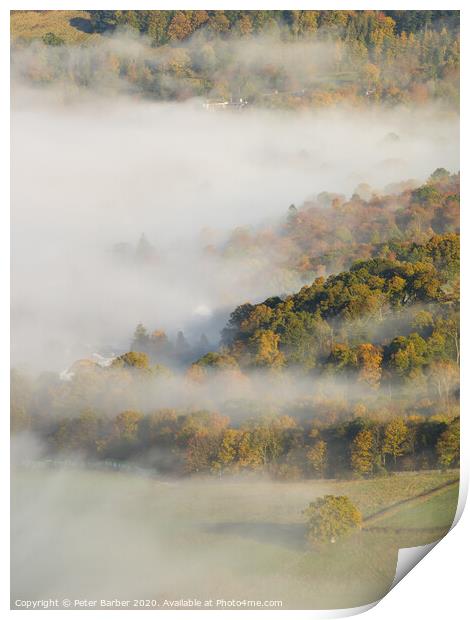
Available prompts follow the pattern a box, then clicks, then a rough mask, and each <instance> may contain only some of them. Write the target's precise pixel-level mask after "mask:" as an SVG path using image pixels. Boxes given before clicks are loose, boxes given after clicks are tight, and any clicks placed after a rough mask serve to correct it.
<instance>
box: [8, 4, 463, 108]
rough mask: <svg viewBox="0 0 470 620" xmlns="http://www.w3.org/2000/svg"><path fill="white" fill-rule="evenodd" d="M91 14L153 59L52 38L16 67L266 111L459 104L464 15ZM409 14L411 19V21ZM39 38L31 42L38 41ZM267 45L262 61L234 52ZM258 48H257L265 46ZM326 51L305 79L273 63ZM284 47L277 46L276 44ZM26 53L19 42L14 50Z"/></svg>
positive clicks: (50, 77)
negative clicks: (277, 53)
mask: <svg viewBox="0 0 470 620" xmlns="http://www.w3.org/2000/svg"><path fill="white" fill-rule="evenodd" d="M404 13H405V14H406V15H403V12H400V11H132V10H130V11H89V15H90V24H89V28H90V30H91V31H92V32H95V33H101V34H102V35H103V36H102V37H101V38H102V39H103V41H104V42H106V40H107V38H106V37H107V35H108V34H109V33H112V32H113V31H116V30H117V31H123V30H125V31H127V32H129V33H131V36H136V35H137V36H141V35H144V37H145V41H144V40H143V41H142V45H143V46H147V48H148V49H147V52H144V51H143V50H141V51H140V52H139V51H134V52H132V53H131V54H130V55H129V54H128V53H127V52H124V51H123V50H121V51H119V50H118V49H116V47H115V46H114V47H113V46H111V47H109V48H105V47H103V46H102V49H101V50H100V49H98V46H96V45H91V46H89V47H88V48H86V47H82V48H81V56H77V54H75V53H74V52H73V50H69V49H68V48H69V46H68V45H67V44H66V41H64V40H62V39H61V38H60V37H59V36H57V34H55V33H53V32H50V33H47V34H46V35H45V36H44V37H43V42H44V43H45V48H46V49H44V50H36V53H35V55H34V62H33V63H32V64H31V65H28V66H27V67H21V68H19V70H20V71H22V72H23V75H24V77H26V78H27V79H32V80H34V81H36V82H41V83H48V82H51V81H64V80H66V81H68V82H70V81H71V82H72V83H73V84H75V85H77V86H80V87H87V86H90V85H95V86H96V84H97V83H102V84H104V83H108V84H109V83H110V80H111V79H114V85H115V86H117V85H118V84H120V85H121V86H122V85H123V84H127V87H128V89H130V90H131V91H132V92H139V93H141V94H144V95H145V96H148V97H152V98H156V99H165V100H167V99H177V100H184V99H188V98H190V97H201V96H205V97H210V98H223V99H229V98H232V97H233V98H237V99H238V98H243V99H246V100H247V101H249V102H250V103H253V104H257V105H263V106H266V107H281V108H286V107H287V108H297V107H310V106H316V107H318V106H328V105H335V104H338V103H341V102H345V101H346V102H351V103H355V104H357V103H358V102H365V101H368V102H371V101H376V102H385V103H388V104H391V105H394V104H401V103H407V102H413V103H418V104H419V103H423V102H426V101H428V100H432V99H435V98H438V99H445V100H447V101H449V102H452V103H453V104H454V105H457V104H458V99H459V86H458V79H459V62H460V50H459V12H458V11H405V12H404ZM408 14H410V15H408ZM32 34H33V35H34V33H32ZM256 37H261V39H264V38H267V39H269V41H266V42H265V44H264V45H265V47H264V51H263V49H262V48H261V49H260V50H258V52H256V54H255V56H256V60H255V59H253V61H251V62H250V61H245V60H243V59H242V58H239V57H238V55H237V53H236V50H234V48H233V44H234V43H235V44H237V43H238V42H242V43H243V45H245V44H246V43H248V42H249V41H250V40H252V39H253V40H254V39H255V38H256ZM261 39H260V40H261ZM298 41H302V42H312V43H320V44H323V43H326V44H328V45H329V46H330V47H329V51H328V52H325V53H318V54H316V53H314V52H313V51H312V53H311V56H310V55H308V54H304V61H303V62H302V66H301V71H300V66H299V65H298V63H297V70H293V69H292V67H288V66H285V65H284V64H283V62H282V61H281V62H280V61H279V58H277V60H276V58H272V55H271V53H270V49H271V48H272V47H273V46H274V47H275V46H276V44H283V45H289V44H291V43H295V42H298ZM276 42H277V43H276ZM25 45H28V42H27V41H26V40H21V39H18V40H16V41H15V42H14V46H15V47H19V48H21V47H22V46H25Z"/></svg>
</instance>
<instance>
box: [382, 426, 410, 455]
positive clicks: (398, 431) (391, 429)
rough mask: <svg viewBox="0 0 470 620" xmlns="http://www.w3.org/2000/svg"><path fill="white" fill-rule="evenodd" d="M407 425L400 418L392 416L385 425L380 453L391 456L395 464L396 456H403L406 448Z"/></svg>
mask: <svg viewBox="0 0 470 620" xmlns="http://www.w3.org/2000/svg"><path fill="white" fill-rule="evenodd" d="M407 441H408V427H407V425H406V423H405V421H404V420H403V419H402V418H394V419H393V420H391V421H390V422H389V423H388V424H387V426H386V427H385V433H384V440H383V445H382V453H383V454H384V455H385V454H389V455H390V456H392V457H393V462H394V464H395V465H396V463H397V458H399V457H400V456H403V454H405V452H406V449H407Z"/></svg>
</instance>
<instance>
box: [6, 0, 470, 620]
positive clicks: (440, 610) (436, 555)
mask: <svg viewBox="0 0 470 620" xmlns="http://www.w3.org/2000/svg"><path fill="white" fill-rule="evenodd" d="M85 4H86V6H85ZM391 4H393V6H390V5H391ZM443 4H444V3H443V2H434V1H428V2H422V1H420V2H414V3H413V4H412V8H413V10H420V9H421V10H432V9H434V10H440V9H443V8H444V7H443ZM129 5H130V3H125V4H123V3H121V2H117V1H109V0H108V1H103V2H99V3H94V2H87V3H83V4H82V5H81V6H77V3H75V2H66V1H64V0H62V1H61V2H60V1H59V2H57V1H51V0H44V1H42V2H32V1H27V0H25V1H23V2H17V1H15V0H9V2H8V3H7V6H2V8H1V9H0V10H1V13H0V14H1V17H2V19H1V23H0V28H1V35H0V36H1V38H0V43H1V49H2V57H1V61H2V72H1V75H2V78H3V81H4V85H5V86H6V88H5V89H3V91H2V92H3V96H2V100H1V103H2V116H1V121H2V124H3V127H4V132H3V133H2V135H3V136H4V139H3V145H4V149H3V153H2V162H1V163H2V166H1V175H2V183H1V185H0V187H1V189H2V193H3V200H2V202H1V205H2V208H1V210H0V217H1V221H0V235H1V243H0V266H1V267H0V278H1V284H2V289H3V291H5V296H4V297H3V298H2V299H4V300H5V303H4V304H2V305H1V319H2V322H1V325H2V329H1V331H0V334H1V341H0V364H1V367H0V368H1V374H0V381H1V383H0V395H1V398H2V407H1V412H2V415H1V421H2V428H1V442H2V446H1V457H2V468H1V474H0V475H1V479H2V482H3V485H2V489H4V492H5V493H6V490H7V489H9V458H8V455H9V428H8V418H9V416H8V414H7V412H8V410H9V396H8V395H9V389H8V377H9V366H10V361H9V304H8V301H7V300H8V291H9V249H10V246H9V232H8V231H9V204H10V197H9V187H10V184H9V181H10V178H9V141H8V140H7V139H6V137H7V136H9V131H10V129H9V125H10V123H9V45H10V43H9V36H10V35H9V21H10V20H9V11H10V9H25V10H26V9H32V10H34V9H56V10H57V9H77V8H81V9H85V8H86V9H91V8H99V9H118V8H126V9H127V8H131V7H130V6H129ZM137 6H138V8H139V9H174V8H181V9H268V8H269V9H272V10H276V9H278V10H282V9H286V8H288V3H286V2H284V3H280V2H269V3H266V2H256V1H255V0H252V1H251V2H248V1H243V0H240V1H238V2H227V1H225V2H224V1H219V2H211V1H209V2H198V1H192V2H187V1H182V0H180V1H178V2H168V1H166V2H165V1H162V2H149V1H148V0H141V1H140V2H139V3H138V5H137ZM463 6H464V5H463V3H462V2H450V3H449V4H448V6H446V7H445V8H446V9H454V10H459V9H460V10H461V27H462V31H463V36H462V53H463V60H462V63H463V66H464V67H467V63H466V62H465V61H466V58H465V55H466V53H467V46H466V36H465V34H466V33H467V23H466V10H465V9H464V10H462V8H463ZM132 8H136V7H132ZM295 8H299V9H345V10H346V9H356V10H361V9H375V10H380V9H392V8H393V9H395V10H406V9H410V8H411V7H410V3H409V2H398V1H395V2H393V3H390V2H388V3H387V2H360V1H356V2H328V4H327V5H325V3H318V2H305V1H301V0H298V1H297V2H296V3H295ZM463 74H464V72H462V75H463ZM461 88H462V125H461V127H462V136H464V135H467V133H468V125H467V116H466V114H464V112H463V111H464V110H466V109H468V108H469V105H470V101H469V97H468V88H467V82H466V81H464V82H463V83H462V84H461ZM466 132H467V133H466ZM462 142H463V140H462ZM466 155H467V147H466V144H465V143H464V144H463V145H462V149H461V160H462V162H465V161H466V157H465V156H466ZM461 194H462V197H463V199H462V205H463V208H462V212H461V222H462V228H463V233H464V238H466V235H467V231H468V226H467V220H468V209H467V203H468V201H467V200H466V197H467V196H468V191H467V184H466V182H465V176H464V177H463V179H462V188H461ZM467 247H468V246H466V245H464V246H463V247H462V265H463V267H462V274H463V278H464V282H463V284H464V286H463V287H462V303H463V312H462V316H463V317H465V316H466V311H467V310H468V307H469V306H468V303H467V300H468V295H467V286H466V284H467V283H466V274H467V269H466V268H467V267H468V266H470V262H469V251H468V249H467ZM468 337H469V336H468V329H467V328H466V321H464V322H463V324H462V345H463V346H462V350H463V351H464V354H463V356H462V376H466V375H465V371H466V370H467V368H468V364H467V356H466V351H467V345H468ZM467 402H468V391H467V388H466V385H465V383H463V384H462V392H461V409H462V411H463V416H462V425H461V428H462V437H464V438H465V440H464V441H463V442H462V465H461V493H460V497H461V498H463V497H464V496H466V494H467V489H468V476H469V450H468V449H467V442H468V440H467V439H466V438H467V436H468V432H469V430H468V427H469V426H470V425H469V423H468V422H467V421H466V419H465V418H466V411H465V409H466V404H467ZM6 500H7V501H6V503H8V499H7V498H6ZM460 504H461V502H460V501H459V512H461V510H462V509H463V506H461V505H460ZM1 524H2V534H3V537H4V543H5V544H4V545H3V547H2V549H3V553H2V564H1V574H0V587H1V608H2V610H3V611H5V612H6V613H7V615H8V616H9V615H10V614H14V615H15V617H18V615H22V614H26V613H28V612H24V611H10V609H9V605H10V595H9V559H8V558H9V511H7V510H3V511H2V513H1ZM469 532H470V516H469V511H468V510H467V511H465V512H464V513H463V516H462V518H461V521H460V523H459V524H458V526H457V527H456V528H455V529H453V530H452V531H451V532H450V533H449V534H448V535H447V536H446V537H445V539H444V541H445V542H443V543H440V544H438V545H437V546H436V548H435V549H434V550H433V551H432V553H430V554H429V556H427V557H426V558H424V560H422V561H421V562H420V567H419V569H417V570H414V571H412V574H411V575H410V576H408V577H407V578H406V579H404V580H403V581H401V582H400V583H399V584H398V585H397V586H396V587H395V588H394V589H393V591H392V592H390V593H389V594H388V595H387V596H386V597H385V599H384V600H383V601H381V602H380V604H378V605H377V606H376V607H374V608H373V609H372V610H371V611H369V612H367V617H368V618H370V619H371V620H373V619H374V618H383V619H386V618H393V619H394V620H395V618H396V617H397V615H398V614H401V615H405V616H406V617H407V618H413V616H418V615H419V616H421V617H425V618H427V619H429V620H433V619H434V618H436V620H437V619H438V618H439V620H440V619H441V618H442V617H443V615H446V616H447V617H450V618H453V619H458V618H462V617H464V616H465V615H466V614H465V612H467V611H468V601H467V591H468V583H467V577H466V575H467V574H468V562H467V556H466V553H468V549H470V545H469V544H468V543H469V540H470V535H469ZM464 610H465V612H464ZM38 613H43V614H47V613H48V612H47V611H43V612H38ZM68 613H69V612H66V611H57V612H54V615H53V617H54V618H58V619H59V618H62V617H63V616H64V615H65V614H68ZM73 613H74V617H76V618H77V619H78V620H79V619H80V618H81V617H85V618H86V619H87V620H92V619H93V617H95V614H97V615H98V617H102V614H107V617H109V614H114V611H87V612H81V611H75V610H74V612H73ZM121 613H124V614H126V613H133V612H124V611H123V612H119V614H121ZM148 613H153V614H154V615H155V614H158V616H159V617H163V616H166V614H170V615H171V618H172V619H174V620H178V618H181V617H183V616H184V617H185V618H186V617H189V616H187V614H186V612H184V611H171V612H169V611H168V612H166V611H164V612H162V611H157V612H152V611H150V612H148ZM188 613H189V614H190V615H191V617H193V616H194V619H195V620H198V618H201V617H215V614H211V613H210V612H208V613H206V612H205V611H191V612H188ZM82 614H83V615H82ZM226 614H230V618H235V617H242V618H244V619H245V618H246V619H247V618H248V617H252V616H253V615H254V614H256V618H263V617H264V618H272V617H273V615H275V617H279V618H281V617H282V618H284V617H286V618H287V617H289V618H291V617H294V616H295V617H299V618H313V617H316V618H318V617H322V618H331V617H338V616H339V615H344V614H341V611H340V610H336V611H332V612H321V611H274V612H271V611H264V610H263V611H245V612H237V611H233V612H228V611H227V612H221V613H217V618H219V617H220V616H225V615H226Z"/></svg>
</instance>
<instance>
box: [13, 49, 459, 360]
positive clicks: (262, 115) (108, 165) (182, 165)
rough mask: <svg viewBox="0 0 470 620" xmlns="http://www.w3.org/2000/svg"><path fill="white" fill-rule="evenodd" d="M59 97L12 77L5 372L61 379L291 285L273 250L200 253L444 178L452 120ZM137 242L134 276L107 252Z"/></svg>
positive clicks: (194, 334) (430, 112)
mask: <svg viewBox="0 0 470 620" xmlns="http://www.w3.org/2000/svg"><path fill="white" fill-rule="evenodd" d="M120 45H122V46H125V45H126V40H125V39H124V41H120ZM92 51H93V50H86V53H88V54H89V53H92ZM77 53H81V52H80V51H78V50H77ZM15 54H16V52H15V53H14V56H15ZM13 76H15V72H13ZM61 92H62V91H61V89H60V88H59V89H57V86H56V85H55V84H53V85H52V86H50V87H48V88H46V89H45V90H42V89H38V88H37V87H35V88H33V87H32V86H31V84H30V85H29V86H26V85H25V84H24V82H22V81H19V80H17V79H16V78H15V77H14V78H13V93H14V95H13V101H12V105H13V108H12V131H13V147H12V164H13V165H12V173H13V189H14V192H13V201H14V213H13V244H14V248H16V250H15V252H14V256H13V270H14V271H13V274H14V277H13V308H14V311H13V320H14V323H15V325H17V327H14V329H15V334H16V336H15V338H14V339H13V354H12V355H13V360H14V363H15V364H16V363H21V364H25V363H27V364H29V365H31V366H33V367H34V366H35V367H42V368H50V369H52V368H55V369H57V370H62V369H64V368H65V367H66V366H67V364H69V363H71V362H72V361H73V359H74V358H77V357H81V356H84V355H89V354H90V353H92V352H94V351H96V350H97V349H99V347H103V346H106V345H107V346H108V347H109V346H111V348H114V349H115V350H123V348H125V346H127V345H125V343H124V338H128V336H127V334H129V333H131V330H132V329H133V327H134V326H135V325H136V323H137V322H139V321H140V322H143V323H144V324H150V325H155V326H156V327H158V328H160V329H163V330H165V331H168V332H171V333H173V334H175V333H176V332H177V331H179V330H183V331H184V332H185V334H187V335H188V336H191V338H192V339H195V340H198V339H199V337H200V335H201V333H202V332H204V333H205V334H206V335H207V337H208V338H209V340H210V341H211V342H217V340H218V334H219V332H220V329H221V328H222V327H223V325H224V321H225V320H226V318H227V316H228V314H229V312H230V311H231V310H232V309H233V307H234V306H236V305H237V304H239V303H242V302H245V301H248V300H259V299H263V298H265V297H267V296H269V295H273V294H279V293H286V292H292V291H295V290H297V289H298V288H299V287H300V286H301V285H302V283H303V281H302V279H301V278H299V277H298V275H296V274H295V273H292V270H290V271H289V270H286V269H285V268H284V265H282V261H283V258H282V257H283V253H282V251H281V259H280V260H279V256H278V254H279V250H278V248H274V250H271V249H270V248H269V247H267V249H266V252H265V253H264V255H263V256H259V255H258V257H256V260H251V261H247V260H246V259H245V258H244V257H243V256H241V257H239V260H230V262H229V263H227V261H225V260H221V258H220V255H218V253H217V252H216V253H212V254H210V253H208V252H207V247H208V246H214V245H215V246H216V247H217V246H220V245H223V244H224V242H225V240H226V239H227V236H228V235H230V234H231V231H233V230H234V229H235V228H237V227H239V226H254V227H255V228H256V227H259V226H261V225H264V226H267V225H269V226H273V227H276V226H278V222H279V219H280V218H283V217H284V216H285V214H286V212H287V209H288V206H289V205H291V204H296V205H299V204H302V203H303V202H304V201H305V200H306V199H308V197H309V196H315V195H318V194H321V193H322V192H324V191H325V190H326V191H330V192H331V191H332V192H336V193H339V194H344V195H345V196H351V195H352V194H353V192H354V191H355V190H356V189H357V187H358V186H359V185H360V184H364V183H366V184H368V185H369V186H370V187H371V188H372V189H373V191H376V192H377V193H378V194H379V195H380V193H383V192H384V188H385V187H386V186H387V185H390V184H391V183H399V182H401V181H403V180H404V179H414V181H413V182H412V183H413V184H414V185H419V184H420V183H423V182H424V181H425V180H426V179H427V178H428V176H429V174H430V172H432V171H433V170H435V169H436V168H438V167H441V166H443V167H447V168H448V169H450V170H453V171H456V170H457V169H458V157H457V153H456V149H455V147H454V145H455V143H456V141H457V139H458V138H457V132H458V119H457V117H456V115H455V114H454V113H453V112H452V111H445V109H443V108H442V106H441V105H440V104H430V105H426V106H424V107H423V106H421V107H419V109H418V108H417V109H414V108H405V107H395V108H391V109H381V108H379V107H374V106H372V107H371V108H368V109H362V108H355V109H350V108H348V107H346V108H343V107H341V106H340V107H339V108H338V109H324V110H317V111H315V112H314V113H313V112H308V111H305V112H303V113H302V114H301V115H298V114H296V115H294V114H293V113H290V112H279V111H273V110H263V109H258V108H251V109H247V110H246V111H243V113H240V114H230V113H229V114H225V113H223V114H217V113H208V112H207V111H206V110H204V109H203V108H202V106H201V104H200V102H199V101H197V100H194V101H193V100H189V101H187V102H184V103H168V102H160V103H155V102H152V103H151V102H149V101H143V100H140V101H139V100H136V99H135V98H129V97H128V96H126V95H123V96H120V97H118V98H117V99H116V98H113V99H112V100H111V99H109V98H106V97H103V96H102V95H101V94H98V93H97V94H94V92H93V89H92V88H91V89H90V88H88V89H87V90H86V94H84V93H83V92H81V91H80V92H79V93H78V94H77V95H76V96H74V97H72V99H71V100H68V103H65V104H64V102H63V99H62V95H61ZM80 93H81V94H80ZM387 136H389V138H388V139H387ZM390 136H392V138H390ZM393 136H395V139H394V138H393ZM396 137H398V140H397V139H396ZM142 233H145V237H146V238H147V240H148V241H149V243H150V244H151V245H152V246H153V247H154V248H155V252H156V261H155V268H154V269H152V268H142V269H139V270H138V276H137V277H136V270H135V269H134V268H132V267H130V266H129V265H128V264H124V263H123V262H122V261H121V262H119V261H116V260H115V256H113V248H116V246H117V247H118V248H119V244H121V243H124V244H126V243H127V244H135V243H136V242H137V241H138V240H139V239H140V238H141V236H142ZM121 248H122V246H121ZM182 248H184V251H182ZM26 249H28V252H26ZM273 251H274V254H275V256H274V261H273V260H272V252H273ZM114 254H115V253H114ZM27 255H28V256H34V260H32V259H25V257H26V256H27ZM20 257H21V258H20ZM273 262H275V263H279V262H281V266H280V268H273V267H272V263H273ZM46 274H47V276H46ZM258 274H260V275H258ZM261 274H263V275H262V276H261ZM103 283H104V284H103ZM162 290H164V291H165V294H164V295H162V294H161V291H162ZM116 308H119V312H116V311H115V309H116ZM31 313H32V314H31ZM211 319H213V321H211ZM212 323H213V324H212ZM33 325H34V328H33V327H32V326H33ZM38 326H41V327H39V328H38ZM31 330H32V331H33V333H31ZM124 334H126V336H124ZM68 351H69V352H68Z"/></svg>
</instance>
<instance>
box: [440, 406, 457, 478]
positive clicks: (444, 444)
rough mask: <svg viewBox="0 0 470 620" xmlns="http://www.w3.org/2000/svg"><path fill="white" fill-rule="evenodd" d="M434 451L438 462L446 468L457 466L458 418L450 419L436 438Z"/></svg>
mask: <svg viewBox="0 0 470 620" xmlns="http://www.w3.org/2000/svg"><path fill="white" fill-rule="evenodd" d="M436 452H437V458H438V462H439V464H440V465H441V466H442V467H443V468H445V469H447V468H449V467H457V466H458V465H459V460H460V419H459V418H456V419H455V420H452V422H451V423H450V424H449V426H448V427H447V429H446V430H445V431H444V432H443V433H442V434H441V436H440V437H439V439H438V440H437V445H436Z"/></svg>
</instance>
